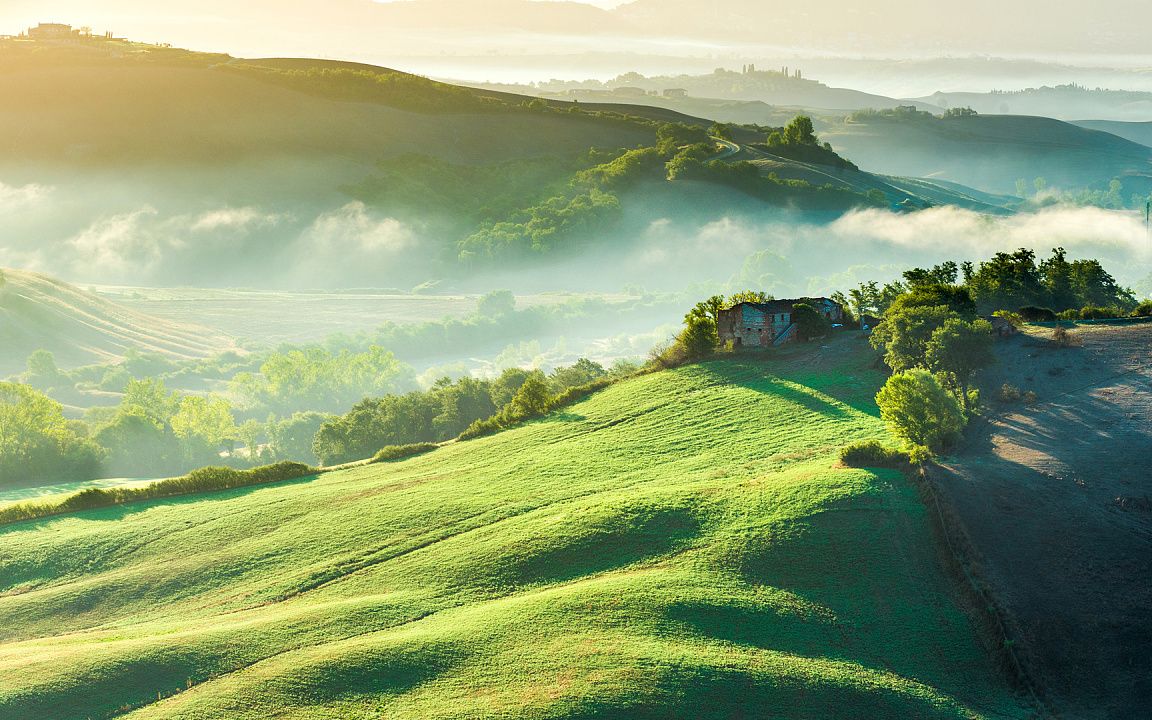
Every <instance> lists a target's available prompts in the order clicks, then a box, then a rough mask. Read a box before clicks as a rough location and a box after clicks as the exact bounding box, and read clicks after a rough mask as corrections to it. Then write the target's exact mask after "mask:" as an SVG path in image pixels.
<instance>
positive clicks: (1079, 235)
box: [829, 207, 1152, 263]
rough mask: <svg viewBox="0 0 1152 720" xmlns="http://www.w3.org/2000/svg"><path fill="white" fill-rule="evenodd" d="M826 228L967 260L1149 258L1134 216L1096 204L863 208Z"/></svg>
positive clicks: (862, 240) (1148, 244) (848, 237)
mask: <svg viewBox="0 0 1152 720" xmlns="http://www.w3.org/2000/svg"><path fill="white" fill-rule="evenodd" d="M829 231H830V234H831V236H832V237H833V238H836V239H837V240H839V241H842V242H849V243H854V244H857V245H859V244H863V245H865V246H867V245H882V246H884V245H886V246H890V247H894V248H905V249H908V250H911V251H915V252H937V253H941V254H943V255H949V256H956V257H958V258H961V259H973V260H974V259H979V258H982V257H987V256H988V255H991V254H992V253H995V252H999V251H1002V250H1012V249H1015V248H1019V247H1027V248H1032V249H1035V250H1038V251H1040V252H1047V251H1048V250H1050V249H1051V248H1054V247H1060V246H1062V247H1064V248H1067V249H1068V250H1069V251H1071V252H1074V253H1077V254H1084V255H1091V254H1102V255H1104V256H1106V257H1111V258H1115V259H1117V260H1131V261H1135V262H1143V263H1147V262H1148V260H1149V258H1150V257H1152V253H1150V250H1152V240H1150V238H1149V235H1148V231H1147V230H1146V228H1145V227H1144V223H1143V222H1142V221H1141V219H1140V218H1139V217H1138V216H1136V215H1134V214H1131V213H1121V212H1115V211H1111V210H1103V209H1100V208H1070V207H1053V208H1048V209H1045V210H1041V211H1039V212H1036V213H1023V214H1019V215H1011V216H1007V217H994V216H988V215H981V214H979V213H975V212H972V211H969V210H962V209H959V208H955V207H939V208H931V209H928V210H924V211H921V212H917V213H912V214H909V215H893V214H892V213H887V212H883V211H879V210H864V211H860V212H854V213H850V214H848V215H845V216H844V217H842V218H840V219H839V220H837V221H836V222H834V223H832V225H831V226H829Z"/></svg>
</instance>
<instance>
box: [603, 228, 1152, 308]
mask: <svg viewBox="0 0 1152 720" xmlns="http://www.w3.org/2000/svg"><path fill="white" fill-rule="evenodd" d="M1021 247H1026V248H1030V249H1032V250H1035V251H1036V252H1037V254H1038V255H1040V256H1047V255H1048V253H1049V252H1050V251H1051V250H1052V248H1055V247H1064V248H1065V249H1067V250H1068V251H1069V253H1070V254H1071V256H1073V257H1093V258H1098V259H1100V260H1101V261H1102V262H1103V263H1104V264H1105V267H1106V268H1107V269H1108V270H1109V271H1110V272H1111V273H1112V274H1113V275H1114V276H1116V277H1117V279H1118V280H1120V281H1121V282H1124V283H1136V282H1138V281H1140V280H1141V279H1143V278H1145V277H1147V276H1148V274H1149V272H1150V271H1152V267H1150V263H1152V237H1150V236H1149V234H1148V232H1147V231H1146V229H1145V227H1144V223H1143V221H1142V218H1140V217H1138V216H1137V215H1135V214H1132V213H1124V212H1116V211H1111V210H1102V209H1098V208H1073V207H1053V208H1048V209H1045V210H1042V211H1039V212H1036V213H1022V214H1018V215H1012V216H1004V217H998V216H990V215H983V214H980V213H976V212H972V211H968V210H963V209H959V208H953V207H939V208H931V209H928V210H924V211H920V212H916V213H910V214H894V213H891V212H887V211H883V210H862V211H857V212H852V213H849V214H847V215H844V216H843V217H841V218H839V219H837V220H835V221H832V222H830V223H828V224H815V223H810V222H790V221H787V220H785V219H783V218H782V217H781V216H780V215H775V216H764V215H762V216H759V217H758V216H755V215H751V214H750V215H745V216H726V217H722V218H719V219H712V220H707V221H702V222H698V223H695V224H687V223H683V222H680V223H674V222H670V221H667V220H657V221H655V222H649V223H648V224H647V225H646V226H645V228H644V230H643V231H642V232H641V234H640V238H639V244H638V246H637V248H636V250H635V251H634V252H632V253H631V254H629V255H628V256H627V257H625V258H623V259H622V260H620V261H619V262H618V263H616V264H615V265H614V266H613V270H614V271H615V272H616V274H615V275H614V276H613V277H614V278H616V279H617V282H622V278H624V277H628V278H631V279H632V281H633V282H636V283H637V284H639V285H641V286H644V287H648V288H651V289H665V290H668V289H676V288H681V289H682V288H687V287H691V286H693V285H699V286H701V287H715V288H720V287H722V286H736V285H739V286H743V285H754V286H756V289H764V290H767V291H769V292H773V293H775V294H777V295H781V294H785V293H788V294H806V293H812V292H831V291H832V290H835V289H842V288H844V287H847V286H850V285H854V284H856V283H858V282H861V281H864V280H870V279H876V280H889V279H892V278H895V277H898V276H899V274H900V272H901V271H902V270H904V269H906V268H908V267H911V266H927V265H932V264H936V263H939V262H942V261H944V260H956V261H965V260H971V261H980V260H984V259H987V258H988V257H990V256H991V255H993V254H994V253H996V252H1001V251H1004V252H1010V251H1013V250H1016V249H1017V248H1021Z"/></svg>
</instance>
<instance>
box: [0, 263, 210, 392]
mask: <svg viewBox="0 0 1152 720" xmlns="http://www.w3.org/2000/svg"><path fill="white" fill-rule="evenodd" d="M0 275H2V276H3V278H4V279H5V280H6V282H3V283H0V377H2V376H7V375H10V374H12V373H16V372H20V371H22V370H23V369H24V363H25V361H26V360H27V358H28V355H29V354H31V353H32V352H34V351H36V350H49V351H51V352H52V353H53V354H55V355H56V358H57V360H58V361H59V363H60V364H61V365H64V366H77V365H85V364H91V363H96V362H104V361H110V360H113V359H116V358H120V357H123V355H124V352H125V351H126V350H128V349H129V348H135V349H137V350H141V351H145V352H153V353H160V354H162V355H165V356H167V357H170V358H177V359H189V358H202V357H208V356H209V355H213V354H215V353H217V352H221V351H223V350H226V349H229V348H231V347H232V340H231V339H229V338H228V337H227V336H225V335H224V334H222V333H220V332H218V331H214V330H209V329H207V328H204V327H200V326H197V325H191V324H186V323H178V322H173V321H168V320H161V319H159V318H156V317H152V316H150V315H146V314H144V313H141V312H138V311H135V310H130V309H128V308H125V307H122V306H120V305H116V304H115V303H111V302H109V301H107V300H104V299H103V298H100V297H97V296H96V295H93V294H92V293H89V292H85V291H83V290H81V289H80V288H77V287H75V286H73V285H69V284H68V283H65V282H61V281H59V280H55V279H53V278H49V277H47V276H45V275H40V274H38V273H31V272H24V271H19V270H7V269H6V270H3V271H0Z"/></svg>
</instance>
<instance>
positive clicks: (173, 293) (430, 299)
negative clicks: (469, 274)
mask: <svg viewBox="0 0 1152 720" xmlns="http://www.w3.org/2000/svg"><path fill="white" fill-rule="evenodd" d="M96 290H97V292H98V293H99V294H100V295H101V296H103V297H105V298H107V299H108V300H111V301H113V302H116V303H118V304H120V305H123V306H125V307H128V308H132V309H133V310H136V311H138V312H145V313H148V314H149V315H152V316H155V317H160V318H164V319H166V320H170V321H173V322H195V323H199V324H201V325H206V326H208V327H211V328H213V329H215V330H218V331H219V332H221V333H225V334H227V335H229V336H230V337H234V338H239V339H241V340H244V341H250V342H256V343H262V344H267V345H277V344H280V343H304V342H316V341H319V340H323V339H324V338H326V337H328V336H330V335H332V334H334V333H339V332H344V333H357V332H361V331H366V330H372V329H375V328H377V327H379V326H380V325H382V324H383V323H385V322H395V323H400V324H406V323H419V322H426V321H432V320H441V319H443V318H445V317H454V318H462V317H466V316H468V315H470V314H472V313H473V312H475V310H476V301H477V300H478V296H476V295H400V294H394V293H393V294H389V293H387V292H373V291H364V292H358V293H320V292H266V291H258V290H213V289H203V288H136V287H113V286H102V287H98V288H96ZM577 297H580V296H575V295H568V294H563V293H557V294H547V295H521V296H518V297H517V307H519V308H521V309H523V308H529V307H535V306H538V305H555V304H558V303H564V302H568V301H570V300H573V299H575V298H577ZM599 297H602V298H603V299H605V300H607V301H609V302H618V301H624V300H628V299H631V298H630V297H629V296H625V295H600V296H599Z"/></svg>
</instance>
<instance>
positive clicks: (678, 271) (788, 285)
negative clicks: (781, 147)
mask: <svg viewBox="0 0 1152 720" xmlns="http://www.w3.org/2000/svg"><path fill="white" fill-rule="evenodd" d="M690 196H691V197H692V198H693V202H692V203H690V204H689V203H684V202H683V197H684V195H683V194H680V195H672V194H665V195H663V196H661V195H659V194H658V193H657V194H652V195H650V196H639V197H634V198H630V199H629V202H627V203H626V204H625V212H624V216H623V218H622V220H621V221H620V222H619V223H618V225H617V228H616V230H615V231H613V232H612V233H610V234H608V235H603V236H598V237H595V238H586V239H582V240H573V243H574V244H576V245H578V249H577V250H576V251H574V252H570V253H566V254H556V255H552V256H543V257H539V258H534V259H528V260H525V261H521V262H518V263H517V264H515V265H513V264H511V263H510V262H508V261H490V262H480V263H476V264H473V265H472V266H468V267H465V266H464V265H462V264H460V262H459V261H458V260H457V258H456V250H455V242H456V240H457V239H458V238H457V237H456V236H453V235H451V231H450V230H445V228H449V227H450V225H449V224H447V223H445V222H442V221H441V220H439V219H437V218H432V217H429V218H427V220H426V221H425V220H414V219H412V215H411V213H408V214H405V213H403V212H390V211H389V209H387V208H372V207H369V206H366V205H365V204H363V203H360V202H357V201H350V200H348V199H347V198H337V197H327V198H323V199H321V200H318V201H317V202H316V203H313V204H311V205H309V204H303V203H294V204H291V205H286V204H284V203H281V204H277V205H271V204H263V203H262V204H251V205H241V204H235V205H233V204H226V203H216V202H210V201H199V202H196V203H193V202H181V201H179V198H173V199H171V201H169V202H165V201H164V199H163V198H159V199H157V201H155V202H147V203H142V204H136V205H133V204H132V203H130V202H127V201H126V200H123V198H121V199H119V200H117V201H116V202H107V196H105V195H101V194H99V193H91V194H85V193H84V192H82V189H80V190H78V189H77V188H74V187H71V188H69V187H63V186H61V187H54V186H51V185H47V184H40V183H25V184H3V183H0V221H2V222H3V223H4V225H5V227H6V232H5V234H4V236H3V237H2V238H0V266H7V267H16V268H24V269H29V270H35V271H39V272H44V273H47V274H50V275H54V276H57V277H61V278H62V279H65V280H68V281H72V282H75V283H79V284H119V285H136V286H157V287H164V286H167V287H173V286H191V287H216V288H219V287H255V288H267V289H281V290H283V289H293V290H294V289H341V288H396V289H398V290H401V291H410V290H412V289H415V288H418V287H421V286H424V287H425V289H428V288H431V289H433V291H435V292H448V291H454V292H473V293H483V292H487V291H488V290H491V289H493V288H509V289H512V290H514V291H516V292H518V293H538V292H553V291H569V292H585V291H597V292H614V291H619V290H621V289H623V288H643V289H646V290H650V291H659V292H683V291H686V290H689V289H692V288H696V287H698V288H701V289H705V288H723V287H742V288H743V287H749V288H755V289H764V290H767V291H769V292H772V293H773V294H776V295H777V296H783V295H786V294H792V295H796V294H805V293H816V292H820V293H823V292H831V291H833V290H836V289H844V288H845V287H846V286H849V285H853V284H855V283H857V282H860V281H862V280H873V279H875V280H884V279H888V278H891V277H895V276H898V274H899V272H900V271H902V270H903V269H905V268H907V267H909V266H913V265H931V264H935V263H937V262H940V261H941V260H944V259H952V260H957V261H964V260H980V259H983V258H986V257H988V256H989V255H991V254H993V253H995V252H997V251H1001V250H1004V251H1010V250H1014V249H1016V248H1019V247H1028V248H1033V249H1035V250H1037V251H1038V252H1039V253H1043V254H1046V253H1047V252H1048V251H1049V250H1051V249H1052V248H1054V247H1058V246H1059V247H1064V248H1066V249H1067V250H1068V251H1069V253H1070V254H1071V255H1073V256H1082V257H1096V258H1099V259H1100V260H1101V261H1103V262H1104V263H1105V265H1106V267H1108V269H1109V270H1110V271H1111V272H1112V273H1113V274H1114V275H1116V277H1117V278H1118V279H1119V280H1120V281H1121V282H1123V283H1125V284H1135V283H1138V282H1140V281H1142V280H1143V279H1144V278H1145V277H1147V276H1148V274H1149V261H1150V259H1152V250H1150V248H1152V238H1150V237H1149V234H1148V232H1147V230H1146V228H1145V226H1144V223H1143V218H1142V217H1140V216H1138V215H1137V214H1135V213H1126V212H1118V211H1110V210H1102V209H1096V208H1072V207H1060V206H1056V207H1050V208H1047V209H1044V210H1042V211H1038V212H1035V213H1022V214H1017V215H1013V216H1007V217H992V216H987V215H982V214H979V213H976V212H970V211H966V210H961V209H956V208H953V207H937V208H931V209H928V210H923V211H919V212H915V213H910V214H896V213H891V212H887V211H882V210H861V211H855V212H851V213H849V214H847V215H844V216H841V217H838V218H835V217H828V218H818V217H815V216H812V215H800V214H798V213H791V212H788V211H785V210H780V209H772V208H766V206H764V205H763V204H762V203H759V202H757V201H753V200H752V199H750V198H745V197H744V196H734V195H732V194H729V193H724V192H717V191H714V190H709V189H708V188H706V187H701V188H700V189H699V191H698V192H697V191H696V190H693V191H692V192H691V193H690Z"/></svg>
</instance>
